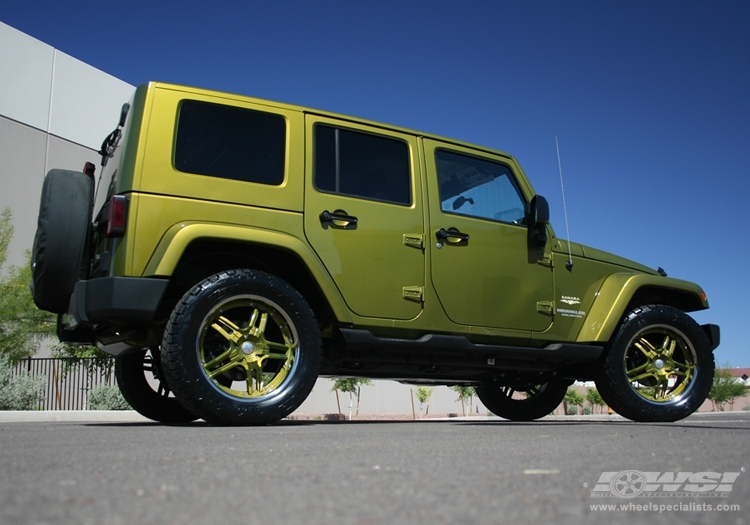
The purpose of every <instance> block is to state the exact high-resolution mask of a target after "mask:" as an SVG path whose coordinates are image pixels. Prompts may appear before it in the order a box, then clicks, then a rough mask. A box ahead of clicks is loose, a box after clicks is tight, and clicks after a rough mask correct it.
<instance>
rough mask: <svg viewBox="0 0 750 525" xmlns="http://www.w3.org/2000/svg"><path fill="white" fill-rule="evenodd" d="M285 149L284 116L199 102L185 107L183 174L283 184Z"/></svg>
mask: <svg viewBox="0 0 750 525" xmlns="http://www.w3.org/2000/svg"><path fill="white" fill-rule="evenodd" d="M285 150H286V121H285V119H284V117H282V116H280V115H274V114H271V113H264V112H261V111H253V110H250V109H244V108H237V107H233V106H225V105H221V104H211V103H207V102H198V101H196V100H185V101H183V102H182V103H181V104H180V109H179V117H178V124H177V138H176V140H175V152H174V165H175V168H177V169H178V170H180V171H184V172H187V173H196V174H199V175H209V176H211V177H221V178H224V179H234V180H241V181H247V182H259V183H261V184H274V185H278V184H281V183H282V182H283V181H284V162H285Z"/></svg>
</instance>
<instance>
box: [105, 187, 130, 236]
mask: <svg viewBox="0 0 750 525" xmlns="http://www.w3.org/2000/svg"><path fill="white" fill-rule="evenodd" d="M127 216H128V199H127V198H126V197H125V196H124V195H112V197H111V198H110V199H109V209H108V210H107V237H120V236H122V235H125V223H126V222H127V218H128V217H127Z"/></svg>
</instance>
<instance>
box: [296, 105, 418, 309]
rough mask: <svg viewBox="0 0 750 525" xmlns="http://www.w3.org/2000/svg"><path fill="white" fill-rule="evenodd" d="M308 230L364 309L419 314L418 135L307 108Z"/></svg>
mask: <svg viewBox="0 0 750 525" xmlns="http://www.w3.org/2000/svg"><path fill="white" fill-rule="evenodd" d="M305 129H306V133H305V136H306V139H305V140H306V152H307V153H306V177H305V179H306V180H305V185H306V186H305V234H306V236H307V238H308V240H309V242H310V244H311V245H312V247H313V249H314V250H315V251H316V253H317V254H318V256H319V257H320V258H321V260H322V261H323V263H324V264H325V266H326V268H327V269H328V272H329V273H330V274H331V277H332V278H333V280H334V282H335V283H336V285H337V286H338V288H339V291H340V292H341V295H342V296H343V297H344V300H345V301H346V303H347V305H348V306H349V308H350V309H351V311H352V312H354V313H355V314H357V315H360V316H363V317H376V318H387V319H412V318H414V317H416V316H417V315H419V313H420V312H421V311H422V290H423V287H424V280H425V259H424V250H423V239H424V217H423V205H422V200H421V195H420V191H419V184H418V183H417V181H418V180H420V165H419V162H418V161H417V159H418V149H417V139H416V137H415V136H413V135H409V134H406V133H399V132H394V131H391V130H385V129H381V128H377V127H374V126H367V125H362V124H357V123H350V122H342V121H338V120H335V119H328V118H325V117H320V116H316V115H307V116H306V124H305Z"/></svg>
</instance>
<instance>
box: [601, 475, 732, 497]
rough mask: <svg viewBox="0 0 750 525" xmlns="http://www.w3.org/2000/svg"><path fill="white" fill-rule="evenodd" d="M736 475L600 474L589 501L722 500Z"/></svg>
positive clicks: (728, 491)
mask: <svg viewBox="0 0 750 525" xmlns="http://www.w3.org/2000/svg"><path fill="white" fill-rule="evenodd" d="M739 475H740V473H739V472H641V471H640V470H623V471H620V472H602V475H601V476H599V481H597V482H596V486H595V487H594V490H593V491H592V492H591V497H599V498H601V497H611V496H614V497H617V498H635V497H638V496H639V497H642V498H663V497H695V496H704V497H714V498H726V497H728V496H729V493H730V492H731V491H732V485H733V484H734V481H735V480H736V479H737V477H738V476H739Z"/></svg>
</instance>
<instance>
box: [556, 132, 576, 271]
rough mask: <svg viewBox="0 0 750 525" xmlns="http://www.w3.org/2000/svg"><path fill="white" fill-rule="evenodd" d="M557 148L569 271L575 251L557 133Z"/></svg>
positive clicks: (566, 266) (571, 267) (566, 264)
mask: <svg viewBox="0 0 750 525" xmlns="http://www.w3.org/2000/svg"><path fill="white" fill-rule="evenodd" d="M555 148H557V168H558V170H560V190H561V191H562V200H563V215H565V234H566V235H567V236H568V262H566V263H565V268H567V270H568V271H569V272H571V271H573V253H572V251H571V248H570V229H569V228H568V208H567V206H566V205H565V185H564V184H563V174H562V162H560V144H558V142H557V135H555Z"/></svg>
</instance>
